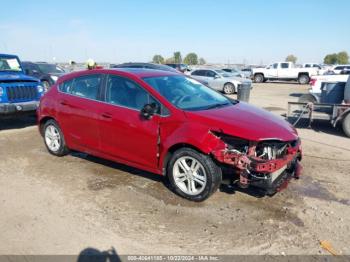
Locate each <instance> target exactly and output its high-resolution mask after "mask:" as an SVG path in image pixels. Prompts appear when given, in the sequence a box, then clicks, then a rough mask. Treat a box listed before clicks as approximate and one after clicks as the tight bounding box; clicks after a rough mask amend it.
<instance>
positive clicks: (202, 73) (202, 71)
mask: <svg viewBox="0 0 350 262" xmlns="http://www.w3.org/2000/svg"><path fill="white" fill-rule="evenodd" d="M192 75H194V76H205V71H204V70H196V71H194V72H193V73H192Z"/></svg>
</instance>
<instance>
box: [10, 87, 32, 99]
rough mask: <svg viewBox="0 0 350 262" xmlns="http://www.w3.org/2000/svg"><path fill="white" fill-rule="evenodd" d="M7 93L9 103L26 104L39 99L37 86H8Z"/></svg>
mask: <svg viewBox="0 0 350 262" xmlns="http://www.w3.org/2000/svg"><path fill="white" fill-rule="evenodd" d="M6 93H7V98H8V101H9V102H25V101H30V100H35V99H37V98H38V90H37V88H36V86H7V87H6Z"/></svg>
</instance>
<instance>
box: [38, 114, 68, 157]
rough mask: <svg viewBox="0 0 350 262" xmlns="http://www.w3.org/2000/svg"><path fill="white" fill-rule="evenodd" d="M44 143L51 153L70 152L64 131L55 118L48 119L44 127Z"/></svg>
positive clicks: (65, 153) (59, 154)
mask: <svg viewBox="0 0 350 262" xmlns="http://www.w3.org/2000/svg"><path fill="white" fill-rule="evenodd" d="M43 136H44V143H45V146H46V148H47V150H48V151H49V153H50V154H52V155H54V156H64V155H67V154H68V153H69V149H68V147H67V146H66V142H65V140H64V136H63V133H62V131H61V128H60V127H59V125H58V123H57V122H56V121H55V120H52V119H51V120H48V121H47V122H46V123H45V124H44V127H43Z"/></svg>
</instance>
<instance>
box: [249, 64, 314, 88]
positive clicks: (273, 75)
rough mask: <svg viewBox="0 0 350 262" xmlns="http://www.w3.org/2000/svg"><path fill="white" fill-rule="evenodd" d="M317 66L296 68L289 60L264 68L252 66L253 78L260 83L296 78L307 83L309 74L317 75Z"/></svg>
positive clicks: (302, 82) (301, 82)
mask: <svg viewBox="0 0 350 262" xmlns="http://www.w3.org/2000/svg"><path fill="white" fill-rule="evenodd" d="M318 70H319V69H318V68H313V67H310V68H298V67H295V66H294V64H293V63H291V62H279V63H273V64H271V65H269V66H267V67H264V68H253V80H254V82H255V83H262V82H265V81H266V80H297V81H298V82H299V83H300V84H308V83H309V82H310V78H311V76H314V75H318Z"/></svg>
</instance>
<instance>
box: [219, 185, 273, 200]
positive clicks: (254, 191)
mask: <svg viewBox="0 0 350 262" xmlns="http://www.w3.org/2000/svg"><path fill="white" fill-rule="evenodd" d="M219 190H220V192H224V193H227V194H230V195H234V194H236V192H240V193H242V194H246V195H249V196H252V197H256V198H263V197H267V196H269V195H266V193H265V191H264V190H261V189H259V188H256V187H248V188H240V187H239V186H237V185H235V184H232V185H228V184H221V186H220V188H219Z"/></svg>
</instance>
